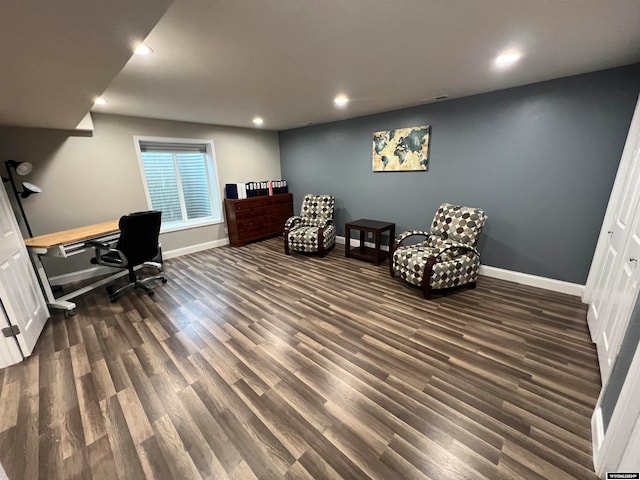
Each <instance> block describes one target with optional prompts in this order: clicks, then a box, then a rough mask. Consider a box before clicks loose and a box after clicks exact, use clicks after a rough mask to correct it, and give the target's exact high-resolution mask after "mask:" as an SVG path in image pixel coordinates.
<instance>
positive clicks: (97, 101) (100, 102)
mask: <svg viewBox="0 0 640 480" xmlns="http://www.w3.org/2000/svg"><path fill="white" fill-rule="evenodd" d="M93 104H94V105H106V104H107V101H106V100H105V99H104V98H102V97H97V98H96V99H95V100H94V101H93Z"/></svg>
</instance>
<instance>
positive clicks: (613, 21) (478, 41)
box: [0, 0, 640, 130]
mask: <svg viewBox="0 0 640 480" xmlns="http://www.w3.org/2000/svg"><path fill="white" fill-rule="evenodd" d="M169 1H170V0H161V1H158V0H136V1H131V0H109V1H105V0H101V1H100V0H91V1H87V0H84V1H83V0H66V1H65V2H62V1H61V0H58V1H51V0H49V1H47V0H40V1H38V0H30V1H29V0H25V1H20V2H18V1H15V2H13V1H9V2H2V6H1V7H0V18H2V20H0V25H2V27H3V28H0V55H2V60H3V63H4V60H5V58H9V60H10V66H11V68H10V74H9V78H10V81H9V83H7V80H6V76H7V73H6V72H7V70H6V69H3V74H2V75H0V100H1V101H0V123H9V122H11V123H13V124H36V123H38V122H39V123H41V125H40V126H51V124H52V123H58V124H60V125H62V124H64V125H69V124H71V123H73V121H76V123H77V121H79V118H81V117H82V115H80V114H79V113H78V112H79V111H80V110H82V108H84V111H85V112H86V111H87V109H88V108H89V106H90V103H91V97H92V96H93V95H95V94H99V93H101V92H100V90H101V88H106V85H107V83H108V81H109V80H110V79H112V78H113V77H114V76H115V78H113V81H112V82H111V84H110V85H109V86H108V88H107V89H106V91H105V92H104V94H103V96H104V97H105V98H106V99H107V100H108V102H109V103H108V104H107V105H106V106H101V107H94V108H93V111H100V112H105V113H117V114H126V115H135V116H142V117H153V118H165V119H174V120H184V121H194V122H204V123H212V124H220V125H234V126H245V127H253V125H252V123H251V119H252V118H253V117H254V116H255V115H260V116H262V117H263V118H264V120H265V123H264V126H263V128H266V129H275V130H280V129H286V128H292V127H297V126H301V125H305V124H308V123H321V122H328V121H333V120H338V119H343V118H351V117H356V116H360V115H365V114H369V113H375V112H380V111H387V110H392V109H396V108H401V107H405V106H411V105H417V104H421V103H427V102H430V101H432V99H433V97H436V96H438V95H442V94H448V95H449V97H450V98H453V97H460V96H465V95H470V94H474V93H480V92H487V91H492V90H498V89H503V88H508V87H512V86H516V85H523V84H527V83H532V82H536V81H541V80H546V79H551V78H556V77H562V76H567V75H573V74H577V73H583V72H589V71H594V70H599V69H604V68H609V67H614V66H619V65H625V64H629V63H634V62H637V61H640V0H609V1H603V0H482V1H480V0H315V1H314V0H218V1H212V0H175V1H174V2H173V4H172V5H171V6H170V7H169V9H168V10H167V13H166V14H165V15H164V17H162V18H161V19H160V21H159V22H158V24H157V25H156V26H155V28H153V30H152V31H151V33H150V34H149V35H148V37H147V39H146V40H145V43H146V44H147V45H149V46H150V47H151V48H153V49H154V54H153V55H151V56H148V57H140V56H134V57H132V58H131V59H130V60H129V62H128V63H127V64H126V66H124V68H123V69H122V71H121V72H120V73H119V74H117V76H116V72H117V71H118V69H119V68H120V66H121V65H122V64H124V61H122V59H123V58H125V59H126V58H127V57H128V53H127V48H129V43H130V41H131V38H133V37H134V36H135V35H132V33H131V31H132V30H133V31H141V30H144V28H138V29H137V30H136V29H135V28H132V27H137V26H141V25H143V24H144V26H147V25H149V22H150V21H151V20H152V17H154V15H155V14H156V13H158V12H159V11H160V10H162V8H164V6H166V4H167V3H169ZM36 3H37V4H38V8H37V16H38V17H40V16H42V15H43V12H42V10H43V9H44V10H45V12H44V13H46V15H44V17H43V18H44V19H45V20H46V22H45V21H44V20H42V21H38V22H37V23H36V24H35V25H34V22H33V20H32V18H30V17H34V16H36V15H35V13H34V12H32V11H31V10H29V11H28V12H27V13H29V15H27V16H26V17H24V18H19V17H17V16H15V15H14V17H13V18H12V17H10V18H9V19H7V17H6V16H5V10H7V9H8V10H12V9H13V10H17V11H18V12H19V13H25V12H23V10H27V7H28V6H29V5H31V6H32V5H34V4H36ZM61 5H65V6H68V5H73V8H70V7H69V8H63V9H61V8H60V6H61ZM158 5H161V6H162V7H159V6H158ZM21 6H23V7H21ZM152 6H153V8H152ZM31 9H34V7H31ZM147 9H148V10H147ZM158 16H159V15H158ZM49 17H52V18H53V19H54V20H55V21H56V22H57V23H55V22H54V23H53V25H52V24H51V20H50V18H49ZM154 21H155V20H154ZM7 26H8V27H9V32H7V31H6V28H5V27H7ZM81 26H82V27H83V28H81ZM147 30H148V29H147ZM117 34H121V37H118V36H117ZM60 38H62V39H63V40H64V42H62V40H60ZM25 40H26V43H25ZM7 41H8V42H9V44H8V45H7V43H6V42H7ZM25 46H26V47H29V48H30V51H31V52H33V53H32V56H26V57H21V56H18V55H17V53H13V54H12V53H11V52H12V51H13V50H14V49H15V50H16V51H17V52H21V51H24V50H25ZM42 48H44V52H45V53H42V52H43V51H42V50H39V49H42ZM508 48H519V49H521V50H522V51H523V53H524V57H523V59H522V60H521V62H520V63H519V64H518V65H517V66H515V67H514V68H512V69H510V70H507V71H497V70H496V69H495V68H493V67H492V60H493V58H494V56H495V55H496V54H497V53H499V52H500V51H502V50H505V49H508ZM45 54H46V55H45ZM14 65H17V66H18V67H19V68H14ZM13 72H15V73H13ZM42 84H45V85H44V86H45V87H47V88H44V89H43V88H41V87H42ZM52 85H54V86H56V88H57V91H56V92H52V90H51V86H52ZM27 93H31V94H32V95H33V96H32V97H30V96H28V95H27ZM338 93H346V94H347V95H349V96H350V97H351V98H352V101H351V103H350V104H349V105H348V107H347V108H346V109H344V110H338V109H336V108H334V106H333V103H332V99H333V98H334V97H335V95H336V94H338ZM25 99H28V101H26V100H25ZM5 103H8V104H9V105H10V107H12V108H6V105H5ZM21 104H23V106H24V108H18V107H20V106H21ZM72 105H73V107H74V108H71V106H72ZM80 106H81V107H82V108H79V107H80ZM12 119H18V120H12ZM40 119H42V120H40ZM36 120H37V121H36Z"/></svg>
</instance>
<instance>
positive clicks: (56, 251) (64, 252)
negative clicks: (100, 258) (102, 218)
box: [24, 220, 119, 257]
mask: <svg viewBox="0 0 640 480" xmlns="http://www.w3.org/2000/svg"><path fill="white" fill-rule="evenodd" d="M118 232H119V228H118V220H109V221H108V222H103V223H96V224H95V225H88V226H86V227H79V228H72V229H71V230H63V231H62V232H55V233H47V234H46V235H39V236H37V237H33V238H28V239H26V240H25V241H24V244H25V245H26V246H27V248H29V249H32V250H37V253H38V254H39V255H49V256H55V257H67V256H69V255H72V254H73V253H74V250H75V249H74V248H73V247H76V246H78V247H81V248H84V242H85V241H87V240H95V239H97V238H102V237H104V236H105V235H109V234H111V235H112V236H115V237H116V238H117V237H118ZM114 234H115V235H114Z"/></svg>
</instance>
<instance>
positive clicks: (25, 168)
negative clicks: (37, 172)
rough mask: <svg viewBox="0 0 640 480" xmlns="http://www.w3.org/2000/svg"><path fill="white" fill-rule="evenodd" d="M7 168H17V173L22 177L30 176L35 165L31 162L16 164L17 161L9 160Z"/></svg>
mask: <svg viewBox="0 0 640 480" xmlns="http://www.w3.org/2000/svg"><path fill="white" fill-rule="evenodd" d="M4 163H5V164H6V165H7V168H15V169H16V173H17V174H18V175H20V176H25V175H29V174H30V173H31V170H33V165H32V164H31V163H30V162H16V161H15V160H7V161H6V162H4Z"/></svg>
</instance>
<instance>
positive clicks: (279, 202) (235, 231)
mask: <svg viewBox="0 0 640 480" xmlns="http://www.w3.org/2000/svg"><path fill="white" fill-rule="evenodd" d="M224 209H225V214H226V218H227V229H228V230H229V243H230V244H231V246H233V247H240V246H242V245H245V244H246V243H248V242H253V241H255V240H262V239H265V238H270V237H275V236H277V235H282V232H283V231H284V222H286V221H287V219H288V218H289V217H291V216H293V195H292V194H291V193H281V194H276V195H272V196H262V197H251V198H246V199H243V200H238V199H230V198H227V199H225V201H224Z"/></svg>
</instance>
